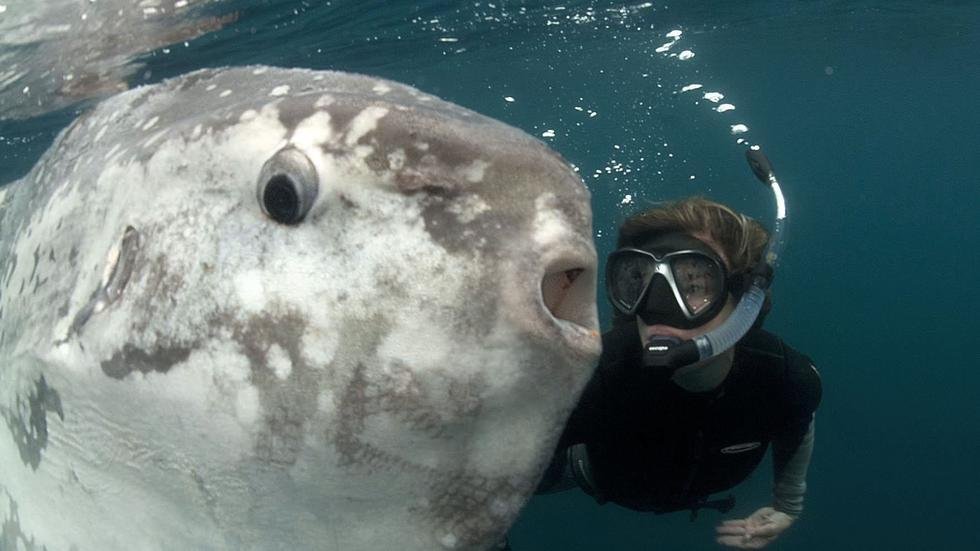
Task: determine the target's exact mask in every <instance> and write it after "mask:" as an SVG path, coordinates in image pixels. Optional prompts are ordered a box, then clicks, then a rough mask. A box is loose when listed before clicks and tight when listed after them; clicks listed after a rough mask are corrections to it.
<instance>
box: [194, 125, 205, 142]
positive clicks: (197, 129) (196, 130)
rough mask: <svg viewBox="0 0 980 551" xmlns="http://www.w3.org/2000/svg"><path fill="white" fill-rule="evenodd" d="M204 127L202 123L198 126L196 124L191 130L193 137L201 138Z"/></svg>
mask: <svg viewBox="0 0 980 551" xmlns="http://www.w3.org/2000/svg"><path fill="white" fill-rule="evenodd" d="M203 129H204V128H203V127H202V126H201V125H200V124H199V125H197V126H195V127H194V130H191V139H192V140H196V139H198V138H200V137H201V131H202V130H203Z"/></svg>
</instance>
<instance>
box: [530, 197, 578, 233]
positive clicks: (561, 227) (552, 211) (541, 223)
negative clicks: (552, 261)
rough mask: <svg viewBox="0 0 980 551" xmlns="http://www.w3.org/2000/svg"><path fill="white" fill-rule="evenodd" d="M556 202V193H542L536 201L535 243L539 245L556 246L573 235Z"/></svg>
mask: <svg viewBox="0 0 980 551" xmlns="http://www.w3.org/2000/svg"><path fill="white" fill-rule="evenodd" d="M556 202H557V199H556V198H555V194H554V193H542V194H541V195H539V196H538V197H537V199H535V200H534V211H535V214H534V241H535V242H536V243H538V244H539V245H542V246H550V245H554V244H555V243H559V242H561V240H562V239H563V238H565V237H567V236H568V235H569V234H571V233H573V232H572V231H571V230H570V229H569V227H568V222H567V221H566V220H565V219H564V218H563V217H562V215H561V211H559V210H558V209H556V208H555V204H556Z"/></svg>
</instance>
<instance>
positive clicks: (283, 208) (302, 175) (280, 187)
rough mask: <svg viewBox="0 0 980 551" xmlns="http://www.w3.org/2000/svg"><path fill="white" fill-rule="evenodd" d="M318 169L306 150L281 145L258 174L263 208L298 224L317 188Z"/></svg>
mask: <svg viewBox="0 0 980 551" xmlns="http://www.w3.org/2000/svg"><path fill="white" fill-rule="evenodd" d="M318 188H319V185H318V178H317V174H316V169H315V168H314V167H313V163H311V162H310V159H309V158H308V157H307V156H306V155H304V154H303V152H301V151H299V150H298V149H295V148H292V147H286V148H283V149H280V150H279V151H278V152H276V154H275V155H273V156H272V158H271V159H269V160H268V161H266V163H265V165H264V166H263V167H262V172H261V174H259V182H258V190H257V191H258V200H259V204H260V205H262V212H264V213H266V214H267V215H268V216H269V218H272V219H273V220H275V221H276V222H279V223H280V224H286V225H293V224H299V223H300V222H302V221H303V218H304V217H306V214H307V213H308V212H310V207H312V206H313V202H314V201H315V200H316V196H317V191H318Z"/></svg>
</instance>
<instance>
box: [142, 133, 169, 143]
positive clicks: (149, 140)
mask: <svg viewBox="0 0 980 551" xmlns="http://www.w3.org/2000/svg"><path fill="white" fill-rule="evenodd" d="M166 134H167V131H166V130H161V131H159V132H157V133H156V134H154V135H152V136H150V137H149V139H147V140H146V141H145V142H143V147H149V146H151V145H153V144H154V143H155V142H156V141H157V140H159V139H160V138H162V137H163V136H165V135H166Z"/></svg>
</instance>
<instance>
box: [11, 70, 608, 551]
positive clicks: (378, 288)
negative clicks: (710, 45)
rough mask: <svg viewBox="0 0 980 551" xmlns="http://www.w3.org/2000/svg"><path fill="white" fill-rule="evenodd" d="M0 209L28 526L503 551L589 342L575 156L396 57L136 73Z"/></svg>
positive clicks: (145, 536)
mask: <svg viewBox="0 0 980 551" xmlns="http://www.w3.org/2000/svg"><path fill="white" fill-rule="evenodd" d="M0 205H2V206H0V293H2V295H0V416H2V422H0V526H2V527H3V528H2V530H3V534H2V535H0V543H5V544H6V545H7V546H8V547H10V548H12V549H13V548H17V549H20V548H22V547H23V548H28V549H33V548H37V549H41V548H42V546H43V548H45V549H48V550H49V551H54V550H69V549H77V550H78V551H87V550H99V551H105V550H113V549H127V550H130V549H343V550H379V549H398V550H432V549H486V548H489V547H491V546H493V545H494V544H495V543H496V542H498V541H499V540H500V539H501V538H502V536H503V535H504V534H505V532H506V530H507V528H508V527H509V525H510V524H511V523H512V522H513V520H514V519H515V517H516V515H517V513H518V511H519V509H520V508H521V507H522V505H523V504H524V502H525V501H526V499H527V498H528V497H529V495H530V494H531V493H532V492H533V490H534V487H535V484H536V482H537V480H538V477H539V475H540V473H541V471H542V469H543V467H544V466H545V465H546V463H547V462H548V460H549V458H550V454H551V453H552V448H553V446H554V445H555V443H556V440H557V437H558V435H559V433H560V431H561V429H562V425H563V423H564V421H565V419H566V417H567V415H568V413H569V412H570V410H571V408H572V407H573V405H574V403H575V400H576V399H577V397H578V395H579V392H580V390H581V389H582V387H583V386H584V384H585V382H586V380H587V379H588V377H589V375H590V373H591V369H592V366H593V362H594V361H595V360H596V357H597V354H598V351H599V348H600V342H599V336H598V332H597V319H596V310H595V285H596V253H595V249H594V245H593V241H592V236H591V211H590V207H589V193H588V190H587V189H586V188H585V187H584V186H583V184H582V182H581V180H580V178H579V177H578V176H577V175H576V173H575V171H574V169H573V168H572V167H570V165H569V164H567V163H566V162H565V161H563V160H562V159H561V157H560V156H559V155H557V154H556V153H554V152H552V151H551V150H549V149H548V148H547V147H546V146H545V145H543V144H542V143H540V142H539V141H537V140H535V139H534V138H532V137H530V136H528V135H526V134H524V133H523V132H521V131H519V130H516V129H514V128H512V127H509V126H507V125H505V124H502V123H500V122H497V121H494V120H492V119H489V118H487V117H484V116H481V115H479V114H477V113H474V112H472V111H469V110H467V109H464V108H462V107H459V106H456V105H453V104H451V103H448V102H445V101H442V100H440V99H438V98H436V97H433V96H431V95H427V94H424V93H422V92H420V91H418V90H416V89H414V88H410V87H408V86H404V85H401V84H397V83H394V82H390V81H386V80H381V79H376V78H370V77H366V76H359V75H352V74H345V73H337V72H323V71H310V70H286V69H276V68H269V67H244V68H234V69H220V70H213V69H209V70H202V71H197V72H194V73H191V74H188V75H185V76H182V77H179V78H175V79H172V80H168V81H165V82H163V83H161V84H157V85H153V86H147V87H141V88H137V89H134V90H130V91H128V92H125V93H122V94H119V95H117V96H114V97H112V98H109V99H108V100H106V101H104V102H102V103H100V104H99V105H98V106H96V108H95V109H93V110H92V111H90V112H87V113H86V114H84V115H82V116H81V117H80V118H79V119H78V120H76V121H75V122H74V123H73V124H72V125H71V126H70V127H69V128H67V129H66V130H64V131H63V132H62V133H61V135H60V136H59V137H58V138H57V139H56V141H55V143H54V144H53V145H52V146H51V148H50V149H49V150H48V152H47V153H46V154H45V155H44V156H43V157H42V159H41V160H40V161H39V162H38V164H37V165H36V166H35V167H34V168H33V170H32V171H31V172H30V173H29V174H28V175H27V176H26V177H25V178H24V179H22V180H20V181H17V182H15V183H13V184H11V185H10V186H7V187H5V188H0Z"/></svg>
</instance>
